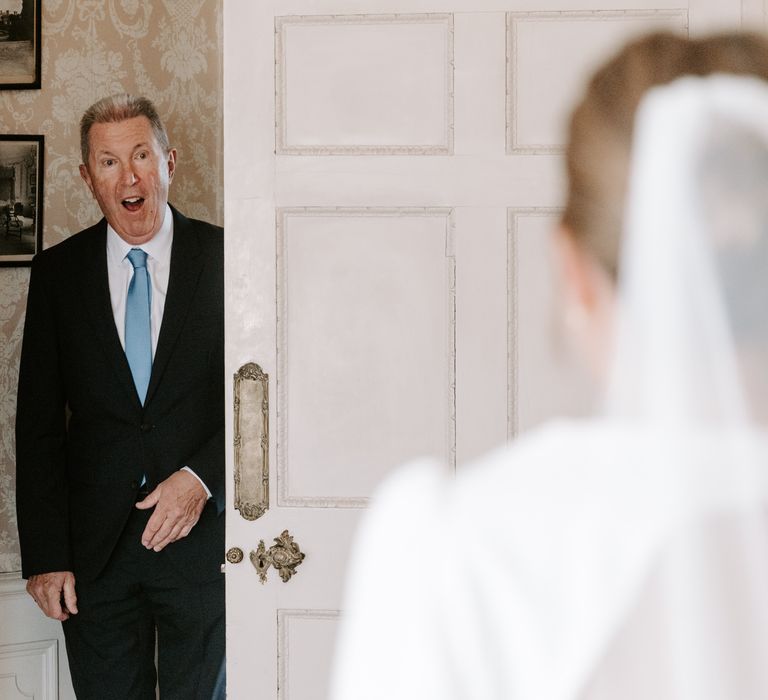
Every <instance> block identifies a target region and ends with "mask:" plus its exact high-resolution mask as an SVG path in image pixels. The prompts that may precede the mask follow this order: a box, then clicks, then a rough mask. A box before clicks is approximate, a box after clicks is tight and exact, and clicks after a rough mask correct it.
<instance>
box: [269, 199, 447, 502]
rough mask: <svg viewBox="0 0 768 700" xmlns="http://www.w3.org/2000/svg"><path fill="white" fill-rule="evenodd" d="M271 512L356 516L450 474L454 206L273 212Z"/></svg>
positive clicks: (311, 209) (313, 209)
mask: <svg viewBox="0 0 768 700" xmlns="http://www.w3.org/2000/svg"><path fill="white" fill-rule="evenodd" d="M277 248H278V281H277V294H278V299H277V305H278V311H277V313H278V323H277V325H278V377H277V383H278V416H277V422H278V435H277V461H278V481H279V486H278V504H279V505H293V506H309V507H360V506H362V505H364V504H365V499H366V497H367V496H368V495H369V493H370V491H371V489H372V488H373V486H374V485H375V484H376V483H377V482H378V481H379V480H380V479H381V478H382V477H383V476H384V475H385V474H386V473H387V472H388V471H389V470H390V469H392V468H393V467H395V466H397V465H398V464H399V463H401V462H403V461H406V460H408V459H412V458H414V457H418V456H423V455H433V456H436V457H438V458H440V459H442V460H443V461H445V462H447V463H450V464H453V463H455V380H454V373H455V338H454V335H455V331H454V322H455V269H454V256H453V220H452V213H451V210H450V209H319V208H318V209H315V208H310V209H284V210H281V211H279V212H278V244H277Z"/></svg>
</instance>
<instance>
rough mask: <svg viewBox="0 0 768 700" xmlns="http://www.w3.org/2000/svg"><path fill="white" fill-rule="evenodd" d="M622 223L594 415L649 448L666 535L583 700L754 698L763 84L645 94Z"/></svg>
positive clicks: (766, 217) (765, 278)
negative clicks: (640, 434) (639, 432)
mask: <svg viewBox="0 0 768 700" xmlns="http://www.w3.org/2000/svg"><path fill="white" fill-rule="evenodd" d="M625 222H626V223H625V230H624V239H623V243H622V257H621V261H620V274H619V290H618V310H617V327H616V339H615V345H614V353H613V365H612V368H611V372H610V378H609V382H608V387H607V392H606V402H605V409H606V413H607V415H608V416H610V417H614V418H615V417H619V418H620V419H622V420H626V421H627V422H629V423H632V424H634V425H644V426H646V427H647V428H648V429H649V434H650V435H652V436H653V437H652V438H651V442H652V443H655V444H656V446H657V455H658V459H659V460H660V461H661V462H662V463H663V464H664V465H665V468H666V469H667V470H668V477H667V478H665V479H663V480H662V481H660V482H659V483H660V484H661V486H662V488H664V489H665V490H667V494H666V495H667V497H668V498H669V499H670V500H669V501H668V506H667V507H668V508H669V512H668V513H666V515H663V516H662V518H666V519H667V520H668V522H669V524H670V527H669V528H668V534H667V535H665V538H666V541H664V542H663V543H662V545H663V546H662V548H661V550H660V552H659V555H658V557H657V559H656V560H655V562H654V563H653V565H652V566H651V567H650V568H649V571H648V573H647V577H646V579H645V581H644V582H643V583H642V585H641V586H640V587H639V589H638V590H639V591H640V593H639V594H638V597H637V598H636V600H635V602H634V603H633V604H632V605H631V606H630V607H629V608H628V610H627V617H626V619H625V620H624V621H623V622H622V623H621V624H620V625H619V628H618V631H617V633H616V636H615V637H614V638H613V640H612V641H610V642H609V643H608V645H607V647H606V657H605V658H604V659H603V661H602V662H599V663H598V664H597V669H598V670H597V672H596V674H595V676H594V678H593V681H592V683H591V685H588V688H589V691H588V692H586V694H585V697H590V698H591V697H595V698H598V697H599V698H602V697H622V698H623V700H627V699H628V698H635V697H637V698H654V699H655V700H659V699H660V698H670V699H671V698H675V699H677V700H688V699H690V700H694V699H696V700H707V699H712V700H714V699H715V698H721V699H723V700H724V699H726V698H732V699H735V698H740V699H742V700H746V699H748V698H749V699H752V698H754V699H755V700H756V699H757V698H768V517H767V516H768V511H767V510H766V508H767V507H768V478H767V477H766V475H767V474H768V450H767V449H766V437H765V435H766V432H765V431H766V427H768V425H767V423H768V85H766V83H765V82H764V81H761V80H759V79H757V78H753V77H745V76H738V77H737V76H734V75H712V76H708V77H704V78H699V77H685V78H681V79H678V80H677V81H675V82H674V83H672V84H670V85H666V86H663V87H657V88H655V89H653V90H651V91H650V92H649V93H648V95H647V96H646V97H645V98H644V99H643V101H642V103H641V105H640V107H639V110H638V112H637V115H636V123H635V131H634V144H633V151H632V165H631V168H630V178H629V187H628V197H627V205H626V210H625ZM605 497H610V494H605ZM647 503H648V506H649V513H648V517H649V518H651V519H652V518H655V517H656V513H654V512H653V510H652V508H653V506H659V505H661V502H660V501H659V500H658V499H652V498H651V499H649V500H648V502H647ZM661 510H662V511H663V507H662V508H661ZM630 680H631V681H632V682H631V683H629V682H628V681H630ZM616 692H618V693H619V694H618V695H617V694H616Z"/></svg>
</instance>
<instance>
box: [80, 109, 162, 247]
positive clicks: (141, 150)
mask: <svg viewBox="0 0 768 700" xmlns="http://www.w3.org/2000/svg"><path fill="white" fill-rule="evenodd" d="M88 140H89V144H90V154H89V156H88V162H87V163H85V164H83V165H81V166H80V175H81V177H82V178H83V180H85V183H86V184H87V185H88V189H89V190H90V191H91V194H93V196H94V198H95V199H96V201H97V202H98V203H99V207H100V208H101V211H102V213H103V214H104V216H105V217H106V219H107V221H108V222H109V224H110V225H111V226H112V228H113V229H115V231H116V232H117V234H118V235H119V236H120V238H122V239H123V240H124V241H126V242H127V243H130V244H131V245H141V244H142V243H146V242H147V241H148V240H150V239H151V238H152V237H153V236H154V235H155V234H156V233H157V232H158V231H159V230H160V227H161V226H162V224H163V219H164V218H165V205H166V203H167V202H168V186H169V185H170V184H171V180H172V179H173V173H174V171H175V169H176V151H175V149H171V150H170V151H169V152H168V153H167V154H166V153H164V152H163V149H162V147H161V146H160V144H159V143H158V142H157V138H156V137H155V134H154V131H152V125H151V124H150V122H149V119H147V118H146V117H132V118H131V119H126V120H124V121H121V122H110V123H107V124H94V125H93V126H92V127H91V130H90V132H89V134H88Z"/></svg>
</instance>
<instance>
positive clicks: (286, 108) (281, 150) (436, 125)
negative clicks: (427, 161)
mask: <svg viewBox="0 0 768 700" xmlns="http://www.w3.org/2000/svg"><path fill="white" fill-rule="evenodd" d="M275 51H276V57H275V63H276V70H277V75H276V128H277V133H276V142H277V153H278V154H294V155H328V154H363V153H377V154H404V153H407V154H413V155H417V154H448V153H451V152H452V151H453V16H452V15H450V14H422V15H344V16H300V17H278V18H277V19H276V21H275Z"/></svg>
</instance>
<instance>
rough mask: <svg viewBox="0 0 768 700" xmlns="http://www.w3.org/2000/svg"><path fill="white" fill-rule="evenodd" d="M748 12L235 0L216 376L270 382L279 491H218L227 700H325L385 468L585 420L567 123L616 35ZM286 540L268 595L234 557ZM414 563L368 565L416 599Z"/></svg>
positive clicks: (395, 552)
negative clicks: (559, 421)
mask: <svg viewBox="0 0 768 700" xmlns="http://www.w3.org/2000/svg"><path fill="white" fill-rule="evenodd" d="M756 2H758V0H744V3H741V2H740V1H739V0H728V1H727V2H723V0H689V1H688V2H685V1H684V2H682V3H681V2H679V0H669V1H667V0H633V1H632V2H616V1H615V0H591V2H589V3H588V5H587V6H585V5H584V4H583V3H576V2H575V1H573V0H551V1H550V2H547V3H544V4H543V5H542V3H541V2H540V1H539V0H452V2H445V1H442V0H354V1H352V0H349V1H346V2H344V1H341V0H338V1H334V0H314V1H313V0H280V1H279V2H278V0H264V1H262V2H258V3H254V2H251V1H250V0H227V2H226V3H225V6H224V11H225V25H224V31H225V81H224V82H225V189H226V197H227V198H226V231H227V234H226V251H227V263H226V265H227V277H226V290H227V367H228V375H229V376H230V377H231V376H232V375H233V374H234V373H235V372H236V371H237V370H238V368H240V367H241V366H243V365H245V364H246V363H248V362H256V363H258V364H259V365H260V366H261V367H262V368H263V369H264V371H265V372H266V373H267V374H268V375H269V406H268V410H269V431H268V433H269V444H268V447H269V481H270V484H269V494H270V495H269V505H270V508H269V510H268V511H267V512H266V513H265V514H264V515H263V516H262V517H260V518H258V519H256V520H252V521H248V520H245V519H244V518H243V517H242V516H241V515H240V514H239V513H238V512H237V511H236V510H235V509H234V508H233V503H232V501H233V493H234V488H230V493H229V504H228V520H227V541H228V547H235V546H236V547H240V548H241V549H243V550H244V552H245V557H244V559H243V561H242V562H240V563H237V564H234V563H229V564H227V569H226V570H227V584H228V594H227V595H228V599H227V605H228V645H229V647H228V674H229V690H230V696H231V697H235V698H248V697H259V698H276V697H280V698H294V699H295V698H300V699H303V698H313V699H314V698H318V697H324V694H325V687H326V684H327V678H328V665H329V663H330V659H331V655H332V645H333V637H334V634H335V629H336V627H337V625H338V619H339V615H340V614H343V613H340V612H339V611H340V608H341V599H342V577H343V571H344V566H345V563H346V559H347V555H348V551H349V548H350V546H351V542H352V539H353V536H354V535H353V533H354V527H355V525H356V523H357V521H358V519H359V516H360V514H361V512H362V510H363V508H364V507H365V505H366V503H367V500H368V498H369V496H370V494H371V492H372V491H373V489H374V487H375V485H376V483H378V482H379V481H380V480H381V478H383V477H384V476H385V474H386V473H387V472H389V471H390V470H391V469H393V468H394V467H395V466H396V465H397V464H398V463H400V462H403V461H407V460H408V459H412V458H415V457H418V456H420V455H432V456H435V457H437V458H439V459H440V460H442V461H443V462H444V463H445V464H446V465H447V468H458V469H461V468H463V465H464V464H465V463H466V462H467V461H469V460H471V459H472V458H473V457H475V456H477V455H479V454H481V453H482V452H484V451H486V450H488V449H491V448H493V447H495V446H498V445H500V444H503V443H504V442H505V441H506V440H508V439H509V438H512V437H514V435H516V434H517V432H518V431H520V430H523V429H527V428H530V427H532V426H535V425H536V424H538V423H540V422H541V421H543V420H546V419H547V418H548V417H550V416H551V415H553V414H556V413H562V412H568V413H579V412H583V411H584V410H585V409H586V408H587V407H588V406H589V405H590V396H589V391H588V383H587V382H586V380H585V378H584V376H583V375H582V374H580V372H579V371H578V370H577V368H576V367H575V365H574V363H573V361H572V360H570V359H568V356H567V355H566V353H565V352H564V348H563V340H564V339H563V329H562V325H561V323H560V320H559V312H560V296H559V291H558V289H557V285H556V284H555V280H556V276H555V272H554V269H553V265H552V259H553V254H552V231H553V227H554V224H555V222H556V220H557V215H558V211H559V209H558V208H559V207H560V206H562V200H563V191H564V182H563V170H562V160H561V158H562V149H563V142H564V129H563V126H564V124H565V120H566V117H567V111H568V109H569V108H570V104H571V102H572V101H573V99H574V98H575V96H576V95H578V93H579V91H580V90H581V88H582V86H583V81H584V80H585V77H586V76H587V74H588V72H589V71H590V70H591V69H592V68H593V67H594V65H595V64H596V63H597V62H599V61H600V60H602V58H603V57H604V56H605V55H606V53H608V52H611V51H613V50H615V49H616V48H617V47H618V46H619V45H620V44H621V43H622V42H623V41H625V40H626V39H627V38H628V37H630V36H634V35H636V34H638V33H640V32H644V31H646V30H648V29H651V28H666V29H672V30H675V31H682V32H686V31H691V32H693V33H699V32H702V31H705V30H707V29H710V28H713V27H715V26H720V25H724V24H731V25H733V24H734V23H738V22H739V21H740V20H741V16H742V11H743V12H745V13H746V14H745V17H746V15H749V17H750V18H752V20H753V21H754V18H755V17H757V16H759V17H760V18H762V16H763V15H762V8H761V7H757V6H756V5H755V3H756ZM227 391H228V400H229V402H230V403H231V402H232V401H233V398H234V396H233V391H232V383H231V381H229V380H228V381H227ZM227 420H228V430H229V431H230V432H229V434H230V435H232V416H228V419H227ZM253 452H254V453H255V452H257V451H256V450H254V451H253ZM228 464H229V469H230V470H232V469H233V458H232V455H231V454H229V455H228ZM233 480H234V479H232V480H231V481H233ZM286 530H287V531H288V533H289V535H290V536H292V537H294V538H295V543H296V546H297V547H298V548H299V549H300V550H301V552H302V553H304V554H305V555H306V557H305V558H304V559H303V561H301V563H300V564H298V565H297V566H296V568H295V574H293V575H292V576H290V578H289V579H288V580H287V581H283V580H282V579H281V578H280V576H279V575H278V572H277V571H276V570H275V569H274V568H270V569H269V570H268V571H267V572H266V581H265V582H264V583H261V582H260V577H259V573H258V572H257V570H256V568H255V567H254V566H253V565H252V564H251V563H250V557H249V554H250V552H251V551H252V552H253V554H254V560H255V561H256V562H257V563H258V562H259V561H263V558H264V556H266V555H265V554H264V552H268V551H269V549H270V547H273V546H275V547H279V546H281V545H280V544H279V541H276V540H275V538H278V540H280V537H281V533H283V532H284V531H286ZM262 541H263V543H264V545H263V548H259V543H260V542H262ZM419 546H421V545H420V543H419V539H418V533H414V536H413V540H412V541H409V542H392V547H391V551H388V552H386V553H382V556H387V557H390V558H391V560H392V575H393V576H419V575H428V572H420V571H418V547H419ZM259 552H261V554H259ZM260 557H261V559H260Z"/></svg>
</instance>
